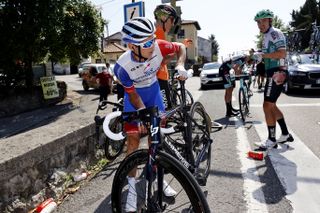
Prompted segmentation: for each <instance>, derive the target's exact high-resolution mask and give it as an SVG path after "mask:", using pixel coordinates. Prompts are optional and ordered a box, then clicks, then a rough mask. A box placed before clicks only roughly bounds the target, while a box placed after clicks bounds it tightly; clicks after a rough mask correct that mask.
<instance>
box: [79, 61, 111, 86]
mask: <svg viewBox="0 0 320 213" xmlns="http://www.w3.org/2000/svg"><path fill="white" fill-rule="evenodd" d="M90 67H95V68H96V69H97V72H98V73H101V72H102V71H103V70H105V69H107V67H106V65H105V64H86V65H84V66H83V69H82V73H81V78H82V87H83V89H84V90H85V91H87V90H89V89H90V88H95V89H97V88H98V87H99V85H98V84H97V79H96V78H95V76H93V75H92V73H90Z"/></svg>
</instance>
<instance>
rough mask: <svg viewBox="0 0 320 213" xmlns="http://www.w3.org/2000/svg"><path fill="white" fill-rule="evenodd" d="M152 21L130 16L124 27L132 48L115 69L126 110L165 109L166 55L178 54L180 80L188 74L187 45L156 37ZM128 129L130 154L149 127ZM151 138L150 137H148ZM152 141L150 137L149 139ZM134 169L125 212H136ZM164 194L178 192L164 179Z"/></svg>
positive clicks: (126, 125) (138, 125)
mask: <svg viewBox="0 0 320 213" xmlns="http://www.w3.org/2000/svg"><path fill="white" fill-rule="evenodd" d="M154 33H155V27H154V25H153V23H152V22H151V21H150V20H149V19H147V18H144V17H137V18H134V19H131V20H130V21H128V22H127V23H125V25H124V26H123V28H122V35H123V37H122V39H123V41H124V42H126V43H127V44H128V48H129V50H128V51H126V52H125V53H124V54H122V55H121V56H120V58H119V60H118V61H117V63H116V64H115V67H114V72H115V75H116V76H117V78H118V80H119V81H120V82H121V84H122V85H123V87H124V90H125V95H124V112H131V111H137V110H141V109H144V108H146V107H152V106H158V108H159V111H160V112H161V111H162V112H164V110H165V108H164V104H163V99H162V95H161V92H160V88H159V83H158V80H157V76H156V74H157V72H158V70H159V68H160V65H161V63H162V62H163V60H164V59H165V58H166V56H167V55H172V54H175V55H177V63H176V68H175V69H176V70H178V72H179V74H180V76H181V80H184V79H186V78H187V76H188V75H187V71H186V70H185V68H184V62H185V58H186V48H185V46H184V45H183V44H181V43H175V42H167V41H165V40H156V38H155V35H154ZM124 130H125V131H126V133H127V155H128V154H130V153H132V152H133V151H135V150H136V149H137V148H138V147H139V142H140V133H146V128H145V127H144V126H143V125H141V123H140V122H135V123H128V122H126V123H124ZM149 139H150V138H149ZM149 143H150V140H149ZM135 173H136V170H135V169H133V170H132V171H131V172H130V173H129V176H128V182H129V185H130V188H129V192H128V196H127V202H126V207H125V208H126V209H125V210H126V212H136V208H137V193H136V191H135V183H136V180H135ZM163 186H164V194H165V195H166V196H174V195H176V193H177V192H176V191H174V189H172V188H171V187H170V186H169V185H168V184H167V183H166V182H165V181H164V184H163Z"/></svg>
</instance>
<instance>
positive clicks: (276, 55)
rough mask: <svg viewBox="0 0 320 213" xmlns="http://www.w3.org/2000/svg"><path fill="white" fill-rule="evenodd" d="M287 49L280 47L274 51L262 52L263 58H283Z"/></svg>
mask: <svg viewBox="0 0 320 213" xmlns="http://www.w3.org/2000/svg"><path fill="white" fill-rule="evenodd" d="M286 54H287V51H286V49H285V48H280V49H278V50H277V51H275V52H273V53H264V54H262V58H271V59H282V58H285V57H286Z"/></svg>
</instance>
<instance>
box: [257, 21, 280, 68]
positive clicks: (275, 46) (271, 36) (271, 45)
mask: <svg viewBox="0 0 320 213" xmlns="http://www.w3.org/2000/svg"><path fill="white" fill-rule="evenodd" d="M279 49H286V39H285V36H284V34H283V33H282V32H281V31H280V30H279V29H277V28H273V27H270V29H269V30H268V32H267V33H265V34H264V37H263V42H262V52H263V53H272V52H275V51H277V50H279ZM264 61H265V69H266V70H269V69H271V68H275V67H280V66H284V65H285V64H284V61H285V60H284V59H271V58H265V59H264Z"/></svg>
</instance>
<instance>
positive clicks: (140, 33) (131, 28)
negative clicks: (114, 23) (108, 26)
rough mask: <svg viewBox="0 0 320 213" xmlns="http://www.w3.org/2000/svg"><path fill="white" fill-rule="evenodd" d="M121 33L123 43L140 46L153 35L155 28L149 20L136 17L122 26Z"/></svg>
mask: <svg viewBox="0 0 320 213" xmlns="http://www.w3.org/2000/svg"><path fill="white" fill-rule="evenodd" d="M121 33H122V40H123V41H124V42H126V43H132V44H140V43H141V42H142V41H144V40H145V39H146V38H148V37H149V36H151V35H153V34H154V33H155V27H154V25H153V23H152V22H151V21H150V20H149V19H147V18H145V17H136V18H133V19H131V20H129V21H128V22H127V23H125V24H124V25H123V27H122V31H121Z"/></svg>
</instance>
